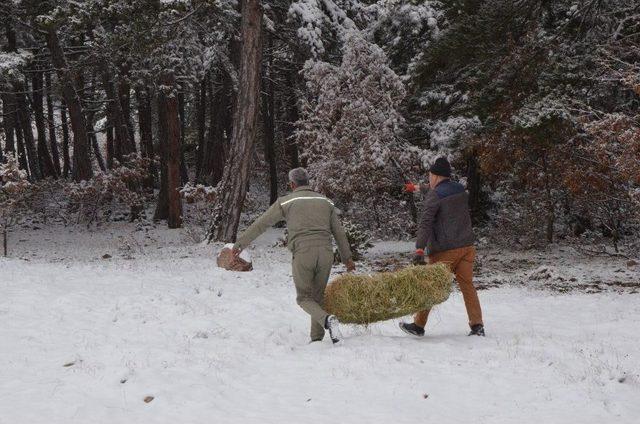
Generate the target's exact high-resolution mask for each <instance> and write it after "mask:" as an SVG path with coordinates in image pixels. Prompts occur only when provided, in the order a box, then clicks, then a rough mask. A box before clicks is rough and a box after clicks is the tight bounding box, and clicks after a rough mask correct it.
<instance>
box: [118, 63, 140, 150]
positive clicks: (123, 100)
mask: <svg viewBox="0 0 640 424" xmlns="http://www.w3.org/2000/svg"><path fill="white" fill-rule="evenodd" d="M128 73H129V71H128V69H126V68H125V69H123V71H122V76H121V77H120V80H119V81H118V98H119V99H120V102H119V104H120V110H121V113H122V120H123V122H124V125H125V128H126V130H127V138H126V142H127V144H126V145H125V146H124V150H123V152H124V154H125V155H128V154H131V153H136V152H137V149H136V138H135V132H134V130H133V124H132V123H131V86H130V85H129V82H128V81H127V75H128Z"/></svg>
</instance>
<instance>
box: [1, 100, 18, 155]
mask: <svg viewBox="0 0 640 424" xmlns="http://www.w3.org/2000/svg"><path fill="white" fill-rule="evenodd" d="M2 113H3V114H4V118H3V120H2V122H3V125H4V135H5V145H4V151H5V153H14V152H15V150H16V148H15V141H14V138H15V137H14V134H15V127H16V105H15V97H14V95H13V93H11V92H9V91H8V92H6V93H3V94H2Z"/></svg>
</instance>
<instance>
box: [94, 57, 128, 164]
mask: <svg viewBox="0 0 640 424" xmlns="http://www.w3.org/2000/svg"><path fill="white" fill-rule="evenodd" d="M101 77H102V85H103V88H104V91H105V94H106V95H107V117H108V120H109V122H110V123H111V124H112V125H113V128H114V134H115V137H114V140H113V158H115V159H116V160H117V161H118V162H120V163H122V161H123V158H124V156H126V155H128V154H130V153H134V152H135V146H134V143H133V142H132V141H130V139H129V138H130V136H131V134H129V129H128V127H127V122H126V116H125V113H124V111H123V110H122V102H121V100H120V96H119V95H118V93H117V92H116V88H115V84H114V83H113V74H112V73H111V71H110V69H109V65H108V64H107V63H106V62H105V61H103V62H102V65H101ZM132 146H133V148H132ZM112 166H113V165H112Z"/></svg>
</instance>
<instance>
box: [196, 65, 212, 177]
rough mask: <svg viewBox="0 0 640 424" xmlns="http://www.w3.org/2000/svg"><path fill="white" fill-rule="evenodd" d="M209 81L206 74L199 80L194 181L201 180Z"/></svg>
mask: <svg viewBox="0 0 640 424" xmlns="http://www.w3.org/2000/svg"><path fill="white" fill-rule="evenodd" d="M208 83H209V77H208V75H205V77H204V79H203V80H202V81H201V82H200V90H199V94H198V100H197V103H196V109H197V117H198V124H197V126H198V148H197V150H196V181H198V182H200V181H201V179H200V178H201V172H202V162H203V154H204V149H205V137H204V136H205V133H206V130H207V128H206V127H207V122H206V121H207V85H208Z"/></svg>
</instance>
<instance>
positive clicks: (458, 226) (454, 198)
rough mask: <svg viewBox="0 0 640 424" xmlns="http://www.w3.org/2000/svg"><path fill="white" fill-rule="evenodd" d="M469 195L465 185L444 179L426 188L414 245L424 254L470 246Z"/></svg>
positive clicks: (471, 242) (471, 239)
mask: <svg viewBox="0 0 640 424" xmlns="http://www.w3.org/2000/svg"><path fill="white" fill-rule="evenodd" d="M474 240H475V237H474V235H473V230H472V229H471V215H470V213H469V194H468V193H467V192H466V191H465V189H464V186H462V184H460V183H456V182H453V181H451V180H445V181H443V182H441V183H440V184H438V185H437V186H436V188H434V189H433V190H429V191H428V192H427V194H426V196H425V199H424V206H423V209H422V215H421V216H420V222H419V224H418V237H417V239H416V248H418V249H424V250H425V254H432V253H438V252H442V251H444V250H451V249H457V248H459V247H466V246H471V245H473V242H474Z"/></svg>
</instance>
